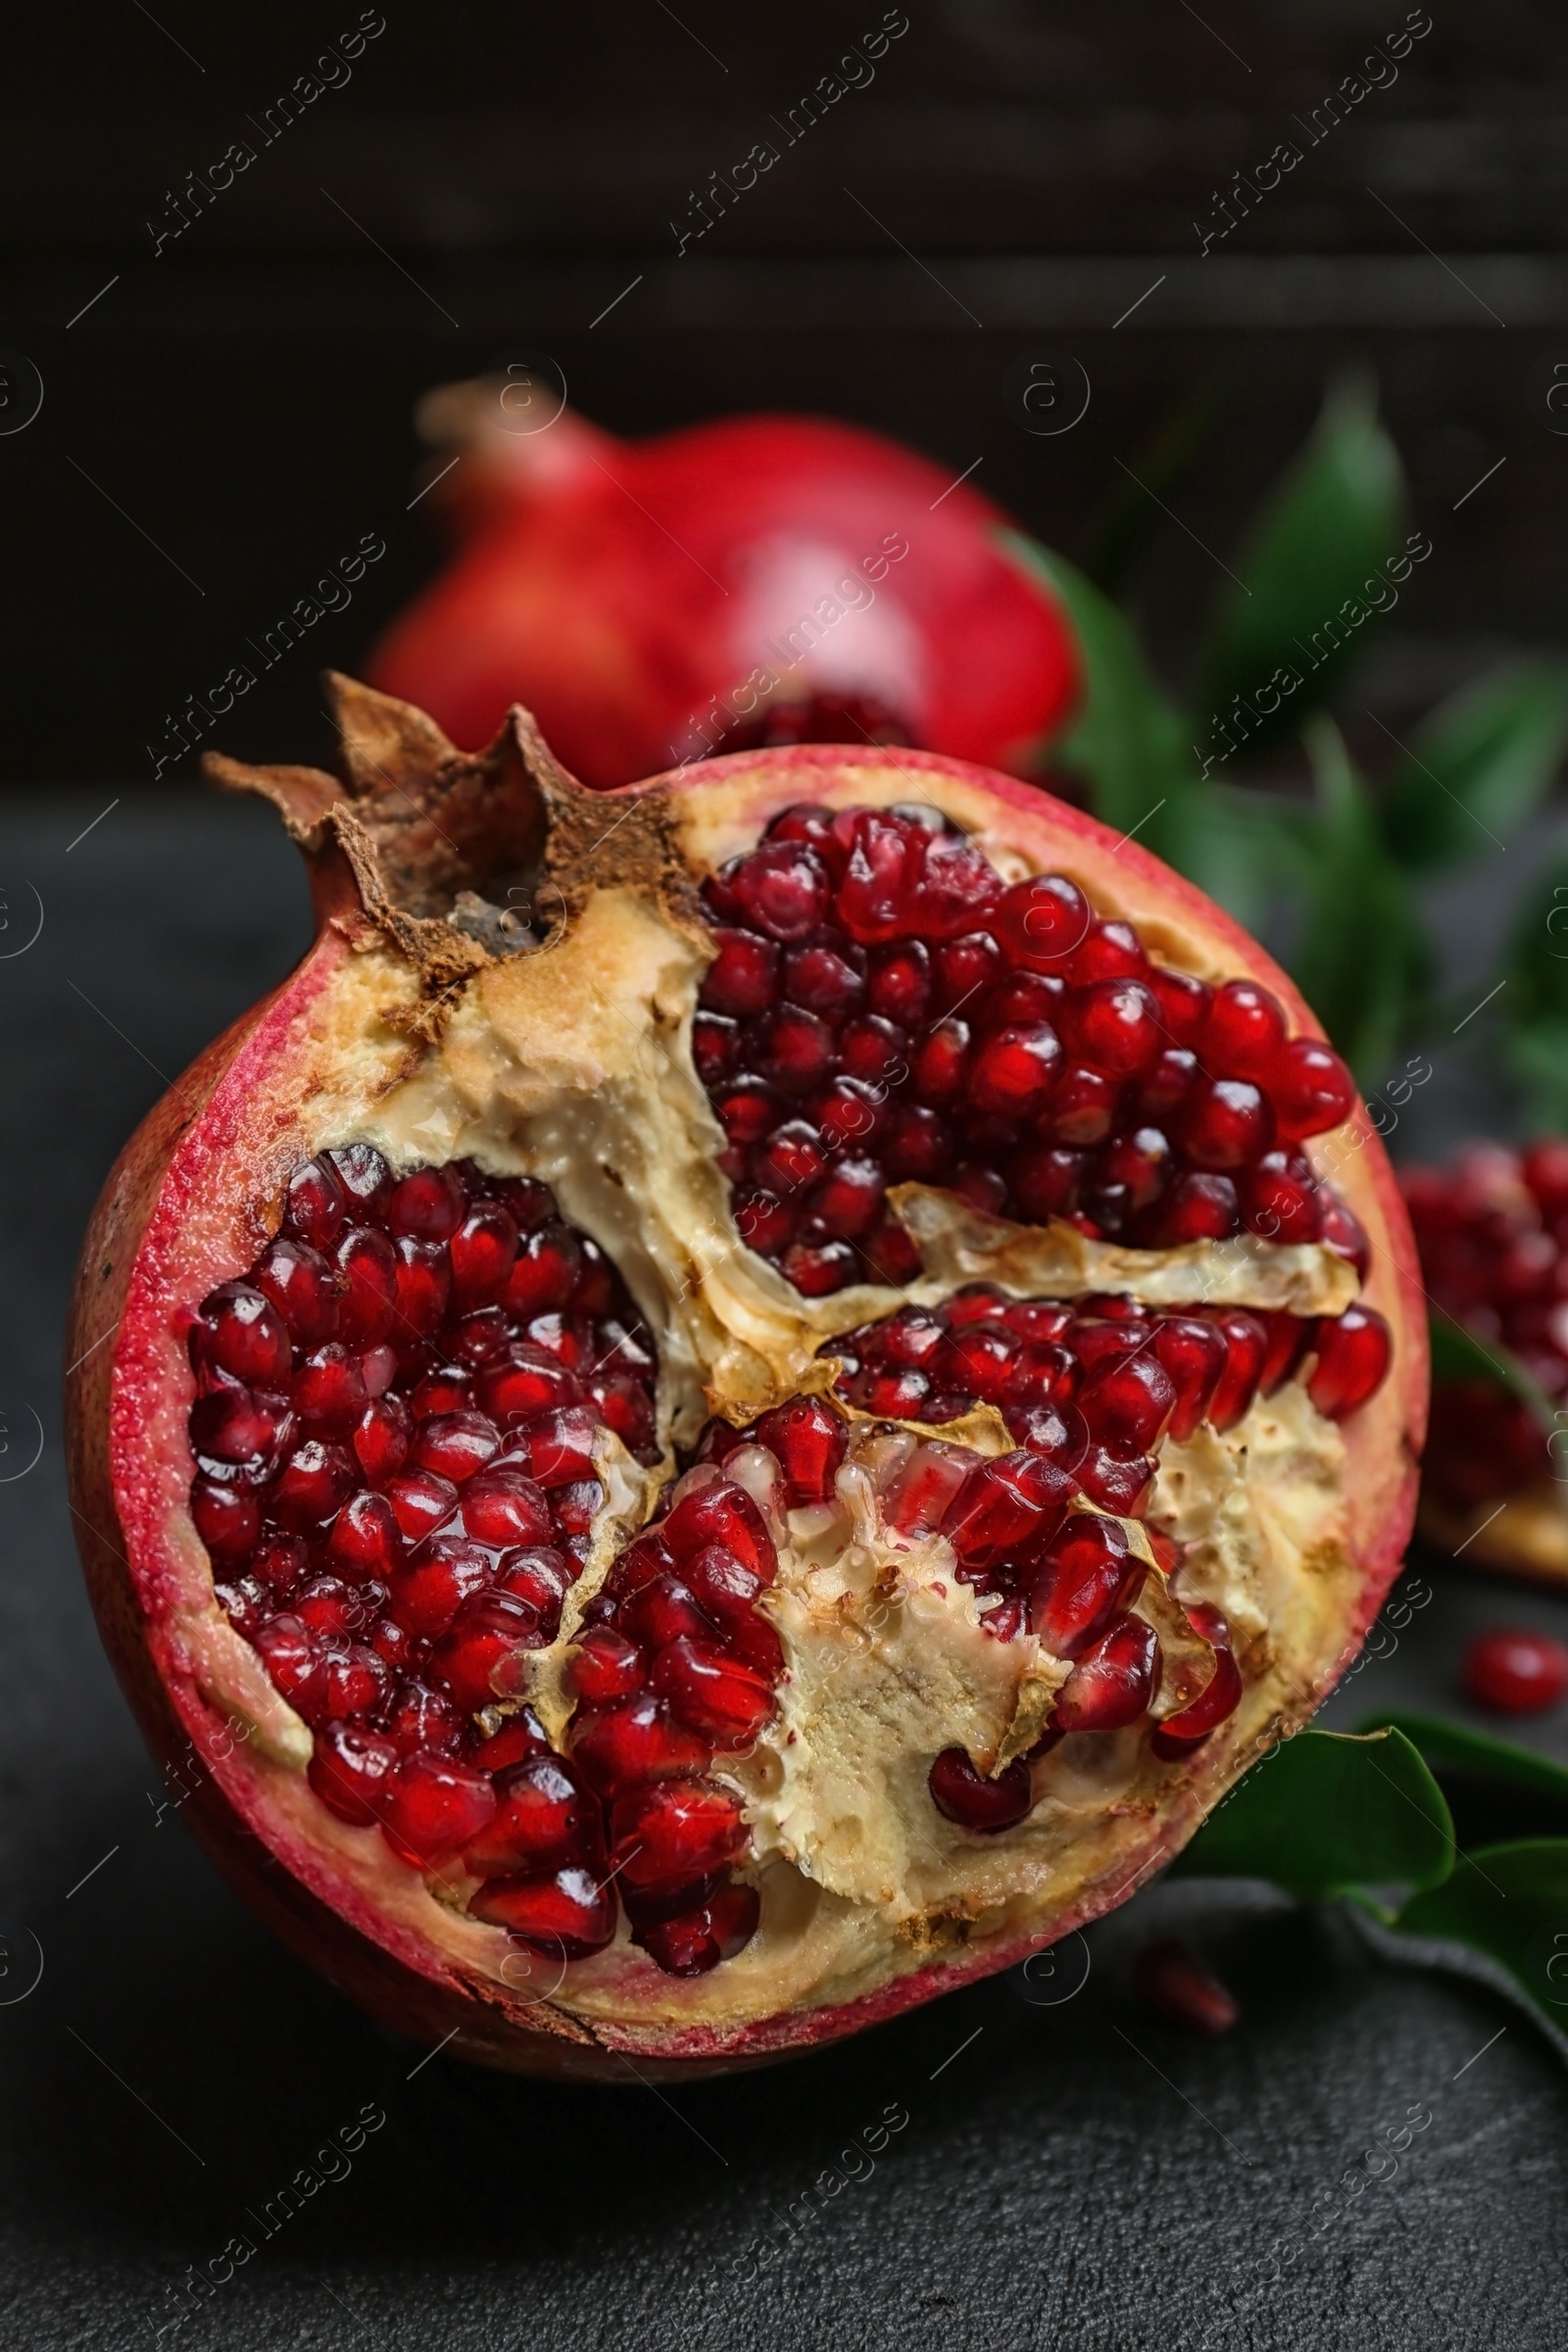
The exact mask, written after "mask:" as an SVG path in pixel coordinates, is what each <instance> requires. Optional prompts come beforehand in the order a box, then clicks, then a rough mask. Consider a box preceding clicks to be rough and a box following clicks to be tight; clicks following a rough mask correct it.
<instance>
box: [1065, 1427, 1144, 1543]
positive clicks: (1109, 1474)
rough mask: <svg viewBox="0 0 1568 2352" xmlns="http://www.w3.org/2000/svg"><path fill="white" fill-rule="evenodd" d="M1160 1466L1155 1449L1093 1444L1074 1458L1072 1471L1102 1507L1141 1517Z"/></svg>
mask: <svg viewBox="0 0 1568 2352" xmlns="http://www.w3.org/2000/svg"><path fill="white" fill-rule="evenodd" d="M1079 1417H1080V1419H1081V1417H1082V1416H1079ZM1158 1467H1159V1465H1158V1463H1157V1462H1156V1461H1155V1459H1154V1457H1153V1455H1152V1453H1139V1452H1138V1451H1136V1449H1135V1448H1133V1447H1132V1446H1124V1445H1116V1446H1106V1445H1092V1446H1086V1447H1085V1448H1084V1450H1083V1452H1082V1453H1081V1454H1080V1455H1079V1456H1078V1457H1077V1458H1076V1459H1075V1460H1074V1462H1073V1466H1072V1474H1073V1476H1074V1478H1075V1479H1076V1480H1077V1481H1078V1484H1079V1486H1080V1488H1081V1489H1082V1490H1083V1493H1084V1494H1085V1495H1086V1496H1087V1497H1088V1499H1089V1500H1090V1501H1091V1502H1098V1503H1099V1505H1100V1507H1101V1509H1102V1510H1104V1511H1113V1512H1114V1513H1115V1515H1116V1516H1117V1518H1118V1519H1137V1518H1139V1517H1141V1515H1142V1513H1143V1510H1144V1507H1145V1505H1146V1504H1147V1502H1148V1500H1149V1490H1150V1488H1151V1487H1152V1484H1153V1481H1154V1472H1155V1471H1156V1469H1157V1468H1158Z"/></svg>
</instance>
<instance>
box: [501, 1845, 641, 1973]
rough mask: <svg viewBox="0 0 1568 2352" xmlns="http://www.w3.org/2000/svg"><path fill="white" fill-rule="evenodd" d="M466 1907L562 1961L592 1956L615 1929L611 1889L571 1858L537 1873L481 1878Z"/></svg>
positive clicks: (534, 1948) (604, 1943)
mask: <svg viewBox="0 0 1568 2352" xmlns="http://www.w3.org/2000/svg"><path fill="white" fill-rule="evenodd" d="M468 1910H469V1912H470V1914H471V1915H472V1917H473V1918H475V1919H482V1920H484V1921H485V1922H486V1923H487V1924H488V1925H489V1926H491V1927H495V1928H506V1929H507V1930H508V1931H509V1933H510V1934H512V1935H513V1936H516V1937H517V1939H518V1941H519V1942H521V1943H525V1944H527V1945H529V1946H530V1947H531V1948H532V1949H533V1950H535V1951H540V1952H546V1953H549V1954H551V1955H552V1956H556V1955H559V1956H560V1957H561V1958H563V1959H566V1960H587V1959H590V1958H592V1956H593V1954H594V1953H595V1952H602V1951H603V1950H604V1948H605V1946H606V1944H607V1943H610V1942H612V1941H613V1937H614V1934H615V1896H614V1892H613V1888H607V1887H602V1886H601V1885H600V1883H599V1881H598V1880H597V1879H596V1878H595V1877H594V1874H593V1872H592V1871H591V1870H584V1869H583V1868H582V1867H581V1865H580V1864H579V1863H575V1862H568V1863H567V1864H566V1865H565V1866H564V1868H563V1869H561V1870H557V1871H553V1872H550V1873H548V1874H545V1875H542V1876H540V1877H537V1878H526V1879H521V1878H519V1879H490V1880H487V1881H486V1883H485V1885H484V1886H483V1887H480V1889H479V1891H478V1893H477V1894H476V1895H474V1896H473V1898H472V1900H471V1901H470V1903H469V1905H468Z"/></svg>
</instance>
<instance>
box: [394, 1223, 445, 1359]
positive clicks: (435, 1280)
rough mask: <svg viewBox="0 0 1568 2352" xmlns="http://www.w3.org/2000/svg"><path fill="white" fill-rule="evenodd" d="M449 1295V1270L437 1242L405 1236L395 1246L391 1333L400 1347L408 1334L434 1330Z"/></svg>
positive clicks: (442, 1314) (443, 1253) (443, 1311)
mask: <svg viewBox="0 0 1568 2352" xmlns="http://www.w3.org/2000/svg"><path fill="white" fill-rule="evenodd" d="M451 1296H452V1269H451V1267H450V1266H449V1265H448V1263H447V1255H446V1251H445V1250H443V1249H442V1248H441V1246H440V1244H439V1243H438V1242H421V1241H417V1240H416V1239H414V1238H413V1237H412V1236H409V1235H405V1236H404V1237H403V1239H402V1240H401V1241H399V1243H398V1245H397V1298H396V1302H395V1305H394V1309H393V1330H394V1332H395V1333H396V1334H397V1335H398V1337H399V1341H400V1344H401V1342H402V1340H403V1339H404V1338H405V1337H406V1336H407V1335H408V1334H410V1333H413V1334H416V1335H417V1334H420V1333H423V1332H427V1331H434V1329H435V1328H436V1325H437V1324H438V1323H439V1322H440V1321H441V1319H442V1317H443V1316H444V1315H445V1313H446V1311H447V1301H448V1299H450V1298H451Z"/></svg>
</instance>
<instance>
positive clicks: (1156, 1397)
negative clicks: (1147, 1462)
mask: <svg viewBox="0 0 1568 2352" xmlns="http://www.w3.org/2000/svg"><path fill="white" fill-rule="evenodd" d="M1176 1400H1177V1392H1176V1383H1175V1382H1174V1380H1172V1378H1171V1376H1170V1374H1169V1373H1168V1372H1167V1371H1166V1370H1165V1367H1164V1365H1163V1364H1162V1363H1161V1362H1160V1360H1159V1357H1158V1354H1157V1352H1156V1350H1155V1349H1154V1348H1153V1346H1152V1345H1151V1346H1149V1347H1146V1348H1139V1349H1138V1350H1137V1351H1136V1352H1135V1353H1134V1354H1132V1355H1130V1356H1128V1357H1127V1358H1126V1359H1125V1360H1124V1361H1123V1362H1121V1363H1107V1364H1103V1365H1102V1366H1101V1367H1100V1369H1099V1370H1098V1371H1096V1372H1094V1373H1093V1374H1092V1375H1091V1376H1090V1378H1089V1379H1088V1380H1086V1381H1085V1382H1084V1384H1083V1387H1082V1388H1081V1389H1080V1390H1079V1392H1078V1409H1079V1411H1080V1412H1081V1413H1082V1414H1083V1417H1084V1419H1085V1420H1086V1421H1087V1422H1088V1424H1089V1429H1090V1434H1091V1436H1093V1437H1095V1438H1098V1439H1101V1440H1102V1441H1103V1442H1104V1443H1105V1444H1107V1445H1112V1446H1130V1447H1132V1448H1133V1450H1134V1451H1136V1452H1139V1453H1147V1452H1148V1451H1149V1449H1150V1447H1151V1446H1155V1445H1157V1444H1158V1442H1159V1439H1160V1437H1161V1436H1162V1435H1163V1432H1164V1429H1165V1424H1166V1423H1167V1421H1168V1420H1169V1419H1170V1417H1171V1415H1172V1413H1173V1412H1174V1411H1175V1409H1176Z"/></svg>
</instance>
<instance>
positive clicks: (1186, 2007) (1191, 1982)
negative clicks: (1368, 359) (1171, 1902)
mask: <svg viewBox="0 0 1568 2352" xmlns="http://www.w3.org/2000/svg"><path fill="white" fill-rule="evenodd" d="M1133 1986H1134V1989H1135V1990H1136V1992H1137V1994H1138V1997H1139V1999H1140V2000H1141V2001H1142V2002H1143V2004H1144V2006H1145V2007H1146V2008H1147V2009H1152V2011H1153V2012H1154V2015H1155V2016H1156V2017H1162V2018H1163V2019H1164V2020H1165V2022H1166V2024H1167V2025H1172V2026H1182V2027H1185V2029H1186V2030H1187V2032H1188V2033H1189V2034H1204V2035H1207V2036H1209V2037H1210V2038H1213V2037H1217V2036H1218V2035H1219V2034H1228V2033H1229V2032H1230V2030H1231V2028H1232V2026H1234V2025H1235V2023H1236V2021H1237V2019H1238V2018H1239V2017H1240V2016H1241V2013H1242V2012H1241V2008H1240V2005H1239V2004H1238V2002H1237V1999H1236V1996H1235V1994H1234V1993H1233V1992H1232V1991H1231V1990H1230V1989H1229V1987H1228V1986H1227V1985H1222V1984H1221V1983H1220V1980H1219V1978H1218V1977H1216V1976H1215V1974H1214V1972H1213V1970H1212V1969H1211V1968H1210V1967H1209V1966H1208V1964H1207V1962H1206V1961H1204V1960H1201V1959H1200V1957H1199V1955H1198V1954H1197V1952H1195V1951H1194V1950H1193V1948H1192V1946H1191V1944H1187V1943H1183V1942H1181V1941H1180V1939H1179V1938H1178V1937H1177V1936H1157V1937H1156V1938H1155V1940H1154V1941H1153V1942H1152V1943H1146V1944H1145V1946H1144V1948H1143V1950H1142V1951H1141V1952H1140V1953H1139V1955H1138V1957H1137V1959H1136V1960H1135V1961H1134V1962H1133Z"/></svg>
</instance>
